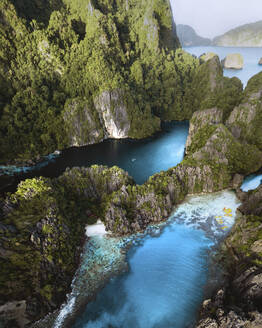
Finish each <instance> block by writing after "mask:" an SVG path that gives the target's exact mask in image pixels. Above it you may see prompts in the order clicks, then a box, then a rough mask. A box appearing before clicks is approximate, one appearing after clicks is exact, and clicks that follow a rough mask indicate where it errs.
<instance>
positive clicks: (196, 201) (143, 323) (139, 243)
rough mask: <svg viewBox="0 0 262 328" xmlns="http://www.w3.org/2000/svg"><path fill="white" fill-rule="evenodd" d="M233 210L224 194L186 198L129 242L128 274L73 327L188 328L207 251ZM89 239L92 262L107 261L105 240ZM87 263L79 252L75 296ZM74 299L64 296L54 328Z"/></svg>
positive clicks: (204, 276) (205, 275) (205, 276)
mask: <svg viewBox="0 0 262 328" xmlns="http://www.w3.org/2000/svg"><path fill="white" fill-rule="evenodd" d="M238 206H239V201H238V200H237V198H236V196H235V194H234V193H233V192H230V191H224V192H220V193H215V194H210V195H200V196H194V197H193V196H191V197H187V198H186V200H185V202H184V203H183V204H181V205H179V206H178V207H177V209H176V210H175V211H174V213H173V214H172V215H171V216H170V218H169V220H168V222H167V223H163V224H160V225H159V226H155V227H154V228H152V229H150V228H149V229H148V231H149V232H148V233H147V234H146V235H145V236H140V235H138V236H137V237H135V238H134V239H133V247H132V248H131V249H130V250H129V252H128V257H127V259H128V264H129V267H130V270H129V271H128V272H127V273H125V274H122V275H121V276H118V277H116V278H114V279H111V281H110V282H109V283H108V284H107V285H106V287H105V288H104V289H103V290H102V291H101V292H100V293H98V295H97V297H96V300H95V301H93V302H91V303H89V304H88V305H87V306H86V309H85V310H84V311H83V313H82V315H81V316H80V317H79V318H78V319H77V321H76V323H75V325H74V326H73V327H74V328H112V327H113V328H124V327H125V328H170V327H174V328H186V327H191V326H190V325H191V324H193V322H194V320H195V318H196V311H197V309H198V307H199V306H200V304H201V302H202V300H203V297H204V288H205V286H206V283H207V282H209V283H210V277H209V274H210V271H209V259H210V251H211V250H212V246H214V245H217V243H218V242H219V241H220V240H221V238H224V237H225V235H226V234H227V233H228V231H229V230H230V228H231V227H232V225H233V224H234V220H235V215H236V208H237V207H238ZM92 238H94V241H95V243H96V247H97V248H96V250H95V248H94V249H93V250H92V252H95V253H93V255H92V256H93V258H94V256H95V257H96V255H97V256H98V258H100V257H101V259H104V258H107V259H110V256H111V255H110V249H112V244H107V243H108V238H103V237H101V236H97V237H92ZM111 242H112V243H113V244H114V245H117V243H119V241H117V240H115V241H114V240H111ZM116 249H118V247H117V246H116ZM90 254H91V253H90ZM116 254H118V253H117V251H116V250H115V251H114V252H113V256H112V259H116V258H117V256H116ZM118 256H119V254H118ZM89 261H90V258H89V256H88V254H87V253H86V254H84V261H83V262H82V265H81V267H80V270H81V272H82V273H81V275H79V276H78V281H75V282H74V284H75V286H78V288H77V289H78V291H79V292H80V293H81V291H83V292H85V293H86V292H88V287H87V288H86V287H85V284H87V281H89V279H86V280H85V279H83V277H85V272H87V271H88V268H87V267H86V265H87V263H89ZM89 264H90V263H89ZM107 265H108V263H107ZM100 269H101V270H102V268H101V267H100ZM86 278H87V277H86ZM216 278H217V276H216ZM80 282H81V283H80ZM80 286H81V287H80ZM73 290H76V288H75V289H74V288H73ZM75 296H76V293H75V294H72V297H71V298H70V296H69V300H68V311H67V312H66V311H65V308H66V307H64V308H63V313H62V312H60V317H59V322H58V321H57V322H56V324H55V325H54V327H56V328H58V327H63V320H64V319H65V318H66V316H67V315H70V312H73V311H75V310H74V309H72V307H71V308H70V306H69V305H70V302H71V303H72V298H73V297H75Z"/></svg>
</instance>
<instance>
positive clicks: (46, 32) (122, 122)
mask: <svg viewBox="0 0 262 328" xmlns="http://www.w3.org/2000/svg"><path fill="white" fill-rule="evenodd" d="M0 33H1V40H2V41H1V42H2V43H3V45H4V46H3V47H2V49H1V52H0V104H1V111H0V119H1V124H0V161H1V162H2V163H5V162H7V161H13V160H14V159H21V160H23V159H24V160H26V159H32V158H36V157H37V156H38V155H44V154H47V153H51V152H53V151H54V150H55V149H63V148H66V147H70V146H72V145H77V146H78V145H86V144H90V143H94V142H99V141H101V140H103V139H104V138H107V137H114V138H115V137H116V138H125V137H131V138H143V137H146V136H149V135H152V134H153V133H154V132H156V131H157V130H159V129H160V119H162V120H170V119H178V120H181V119H188V118H190V117H191V115H192V110H191V109H190V106H187V107H186V106H184V103H185V101H184V100H185V99H186V98H187V96H186V95H185V94H184V91H183V90H185V89H186V88H187V87H188V88H189V86H190V83H191V81H192V78H193V74H194V70H195V68H196V67H197V66H198V65H199V61H198V59H195V58H193V57H192V56H190V55H188V54H185V53H184V52H183V51H182V50H177V49H178V47H179V46H180V44H179V41H178V38H177V36H176V33H175V24H174V22H173V18H172V13H171V9H170V5H169V1H167V0H154V1H148V0H144V1H136V0H128V1H124V0H117V1H102V0H101V1H87V2H86V1H71V0H56V1H47V2H46V1H43V0H40V1H39V0H38V1H31V2H29V1H24V2H23V3H21V2H20V1H16V0H3V1H1V4H0ZM176 50H177V51H176ZM190 101H191V100H188V101H186V102H188V103H189V102H190ZM188 105H189V104H188ZM11 145H12V146H11Z"/></svg>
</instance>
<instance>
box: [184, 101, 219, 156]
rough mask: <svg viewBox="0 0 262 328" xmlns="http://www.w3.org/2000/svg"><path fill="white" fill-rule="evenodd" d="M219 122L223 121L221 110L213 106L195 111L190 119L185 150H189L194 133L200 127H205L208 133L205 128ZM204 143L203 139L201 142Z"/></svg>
mask: <svg viewBox="0 0 262 328" xmlns="http://www.w3.org/2000/svg"><path fill="white" fill-rule="evenodd" d="M220 123H223V111H222V110H221V109H218V108H216V107H214V108H210V109H204V110H200V111H196V112H195V113H194V114H193V116H192V118H191V120H190V126H189V132H188V137H187V141H186V152H188V151H189V147H190V145H191V144H192V141H193V140H194V138H195V135H196V133H197V132H198V131H199V130H200V129H202V128H203V127H206V129H205V131H206V133H208V131H207V130H208V129H209V127H210V126H213V125H217V124H220ZM202 140H203V139H202ZM204 143H205V141H203V144H204Z"/></svg>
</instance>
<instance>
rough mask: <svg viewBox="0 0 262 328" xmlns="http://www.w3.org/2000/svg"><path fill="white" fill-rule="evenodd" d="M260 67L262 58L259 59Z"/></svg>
mask: <svg viewBox="0 0 262 328" xmlns="http://www.w3.org/2000/svg"><path fill="white" fill-rule="evenodd" d="M258 65H262V57H261V58H260V59H259V62H258Z"/></svg>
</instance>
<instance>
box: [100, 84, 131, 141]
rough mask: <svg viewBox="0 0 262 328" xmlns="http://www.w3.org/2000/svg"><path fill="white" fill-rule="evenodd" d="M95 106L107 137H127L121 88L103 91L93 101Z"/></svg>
mask: <svg viewBox="0 0 262 328" xmlns="http://www.w3.org/2000/svg"><path fill="white" fill-rule="evenodd" d="M94 104H95V108H96V110H97V111H98V113H99V114H100V118H101V121H102V122H103V125H104V126H105V130H106V133H107V136H108V137H109V138H116V139H121V138H127V137H128V132H129V129H130V121H129V117H128V112H127V107H126V104H125V101H124V92H123V91H122V90H119V89H117V90H114V91H104V92H103V93H102V94H101V95H99V96H98V97H97V98H96V99H95V101H94Z"/></svg>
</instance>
